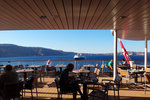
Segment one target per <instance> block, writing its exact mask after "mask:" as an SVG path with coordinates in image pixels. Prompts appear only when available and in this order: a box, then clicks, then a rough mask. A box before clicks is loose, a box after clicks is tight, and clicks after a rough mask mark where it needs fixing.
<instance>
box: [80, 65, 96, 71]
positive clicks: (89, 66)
mask: <svg viewBox="0 0 150 100" xmlns="http://www.w3.org/2000/svg"><path fill="white" fill-rule="evenodd" d="M83 67H86V68H88V70H90V69H91V68H92V67H95V66H94V65H83Z"/></svg>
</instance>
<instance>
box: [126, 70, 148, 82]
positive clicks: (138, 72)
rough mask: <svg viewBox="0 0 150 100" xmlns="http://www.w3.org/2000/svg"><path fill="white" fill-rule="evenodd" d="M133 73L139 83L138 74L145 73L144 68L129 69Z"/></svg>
mask: <svg viewBox="0 0 150 100" xmlns="http://www.w3.org/2000/svg"><path fill="white" fill-rule="evenodd" d="M129 72H130V74H131V75H135V78H134V81H135V83H138V74H144V72H145V71H144V70H129Z"/></svg>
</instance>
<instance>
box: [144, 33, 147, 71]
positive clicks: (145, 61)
mask: <svg viewBox="0 0 150 100" xmlns="http://www.w3.org/2000/svg"><path fill="white" fill-rule="evenodd" d="M144 67H145V69H146V67H147V35H145V58H144Z"/></svg>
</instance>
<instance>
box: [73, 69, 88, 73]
mask: <svg viewBox="0 0 150 100" xmlns="http://www.w3.org/2000/svg"><path fill="white" fill-rule="evenodd" d="M72 72H74V73H90V71H89V70H86V69H79V70H73V71H72Z"/></svg>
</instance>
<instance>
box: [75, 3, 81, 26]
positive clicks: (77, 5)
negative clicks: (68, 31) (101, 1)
mask: <svg viewBox="0 0 150 100" xmlns="http://www.w3.org/2000/svg"><path fill="white" fill-rule="evenodd" d="M81 4H82V3H81V0H73V24H74V25H73V26H74V29H78V26H79V21H80V17H79V16H80V9H81V6H80V5H81Z"/></svg>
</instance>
